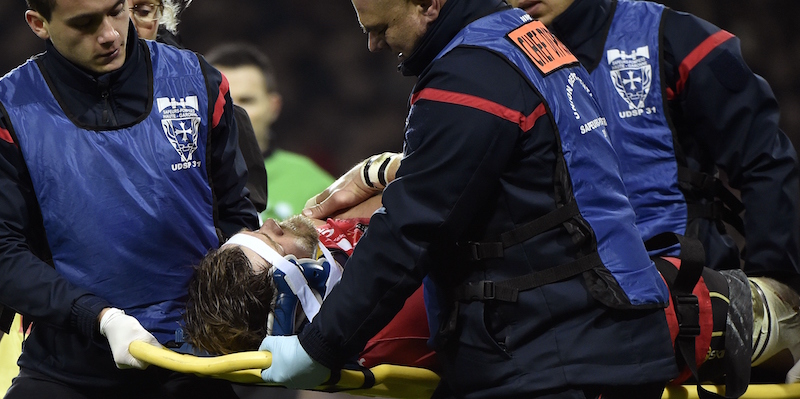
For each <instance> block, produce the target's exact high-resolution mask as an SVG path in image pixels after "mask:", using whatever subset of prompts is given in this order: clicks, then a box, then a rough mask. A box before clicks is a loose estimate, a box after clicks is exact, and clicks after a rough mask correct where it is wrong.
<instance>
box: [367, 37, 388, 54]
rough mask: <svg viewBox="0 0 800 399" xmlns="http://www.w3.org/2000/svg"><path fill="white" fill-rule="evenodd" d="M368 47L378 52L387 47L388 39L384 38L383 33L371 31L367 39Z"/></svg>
mask: <svg viewBox="0 0 800 399" xmlns="http://www.w3.org/2000/svg"><path fill="white" fill-rule="evenodd" d="M367 48H369V51H371V52H373V53H374V52H378V51H381V50H383V49H385V48H386V41H385V40H384V38H383V35H378V34H375V33H370V34H369V37H368V39H367Z"/></svg>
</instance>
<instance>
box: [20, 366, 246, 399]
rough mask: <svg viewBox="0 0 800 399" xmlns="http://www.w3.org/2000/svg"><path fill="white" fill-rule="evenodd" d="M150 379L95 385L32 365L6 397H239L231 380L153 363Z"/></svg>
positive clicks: (65, 398)
mask: <svg viewBox="0 0 800 399" xmlns="http://www.w3.org/2000/svg"><path fill="white" fill-rule="evenodd" d="M145 372H146V373H149V374H151V375H152V378H151V379H150V381H149V382H148V383H144V384H142V383H139V384H135V385H130V386H125V387H117V388H92V387H80V386H74V385H68V384H65V383H63V382H61V381H57V380H55V379H53V378H50V377H47V376H45V375H43V374H40V373H37V372H35V371H32V370H28V369H20V374H19V376H17V377H16V378H14V380H13V381H12V383H11V388H9V390H8V392H7V393H6V396H5V399H108V398H115V399H116V398H120V399H129V398H130V399H134V398H135V399H197V398H215V399H237V398H238V396H237V395H236V394H235V393H234V391H233V388H232V386H231V383H229V382H228V381H225V380H219V379H213V378H202V377H197V376H195V375H192V374H183V373H176V372H173V371H169V370H164V369H160V368H157V367H155V366H150V367H149V368H148V369H147V370H146V371H145Z"/></svg>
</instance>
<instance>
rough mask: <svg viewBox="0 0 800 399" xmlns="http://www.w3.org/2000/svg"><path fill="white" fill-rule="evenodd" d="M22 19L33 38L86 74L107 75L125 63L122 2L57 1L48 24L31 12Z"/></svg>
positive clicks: (125, 27)
mask: <svg viewBox="0 0 800 399" xmlns="http://www.w3.org/2000/svg"><path fill="white" fill-rule="evenodd" d="M26 20H27V21H28V25H30V26H31V29H33V31H34V33H36V35H37V36H39V37H40V38H42V39H50V40H51V41H52V42H53V46H55V48H56V50H58V52H59V53H61V55H63V56H64V57H65V58H67V59H68V60H70V61H72V62H73V63H74V64H76V65H78V66H80V67H82V68H84V69H86V70H88V71H91V72H94V73H107V72H111V71H114V70H116V69H119V68H120V67H121V66H122V64H123V63H124V62H125V41H126V39H127V37H128V23H129V20H128V10H127V8H125V0H57V1H56V6H55V7H54V8H53V13H52V15H51V18H50V20H49V21H46V20H44V18H42V17H41V15H39V14H38V13H36V12H35V11H28V13H27V14H26Z"/></svg>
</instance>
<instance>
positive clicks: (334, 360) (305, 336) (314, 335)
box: [298, 323, 344, 370]
mask: <svg viewBox="0 0 800 399" xmlns="http://www.w3.org/2000/svg"><path fill="white" fill-rule="evenodd" d="M298 339H299V340H300V345H301V346H302V347H303V349H305V351H306V353H308V355H309V356H311V358H312V359H314V360H315V361H316V362H317V363H319V364H321V365H323V366H325V367H327V368H328V369H329V370H338V369H340V368H342V365H343V364H344V362H343V361H342V360H341V359H343V358H344V357H343V356H341V354H340V353H338V351H336V350H334V349H331V348H332V347H333V346H332V345H328V343H327V341H326V340H325V338H324V337H323V336H322V333H321V332H320V331H319V330H317V328H316V326H315V325H314V324H313V323H312V324H309V325H307V326H306V328H304V329H303V331H301V332H300V335H298Z"/></svg>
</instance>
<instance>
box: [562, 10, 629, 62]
mask: <svg viewBox="0 0 800 399" xmlns="http://www.w3.org/2000/svg"><path fill="white" fill-rule="evenodd" d="M616 5H617V2H616V0H575V2H574V3H572V4H571V5H570V6H569V7H568V8H567V9H566V10H565V11H564V12H563V13H562V14H561V15H559V16H558V17H556V18H555V19H554V20H553V22H552V23H551V24H550V26H549V27H548V28H549V29H550V31H551V32H552V33H553V34H554V35H556V37H558V38H559V40H561V41H562V42H564V44H565V45H566V46H567V47H568V48H569V49H570V50H571V51H572V52H573V53H574V54H575V56H576V57H578V60H579V61H580V62H581V64H582V65H583V66H584V67H585V68H586V69H588V70H589V71H591V70H593V69H594V68H595V67H596V66H597V63H598V62H600V60H601V59H602V56H603V46H604V44H605V40H606V35H607V32H608V28H609V26H610V25H611V21H612V19H613V15H614V10H615V9H616Z"/></svg>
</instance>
